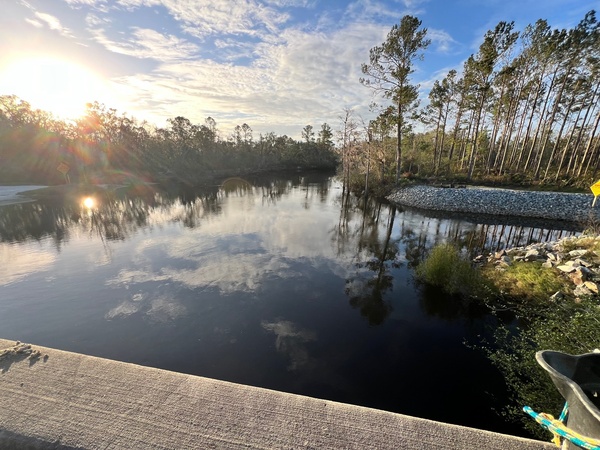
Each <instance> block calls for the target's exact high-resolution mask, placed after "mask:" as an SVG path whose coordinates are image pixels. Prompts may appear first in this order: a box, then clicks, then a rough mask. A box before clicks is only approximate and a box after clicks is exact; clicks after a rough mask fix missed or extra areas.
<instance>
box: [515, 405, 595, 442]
mask: <svg viewBox="0 0 600 450" xmlns="http://www.w3.org/2000/svg"><path fill="white" fill-rule="evenodd" d="M523 411H525V412H526V413H527V414H529V415H530V416H531V417H533V418H534V419H535V421H536V422H537V423H539V424H540V425H541V426H542V427H543V428H545V429H547V430H548V431H550V432H551V433H552V434H553V435H554V437H553V438H552V442H554V444H556V446H557V447H560V446H561V443H562V439H567V440H568V441H570V442H571V443H573V444H575V445H577V446H578V447H581V448H584V449H586V450H600V439H594V438H590V437H587V436H582V435H581V434H579V433H577V432H576V431H573V430H572V429H570V428H569V427H567V426H566V425H565V423H564V421H565V420H566V418H567V414H568V412H569V405H568V404H567V403H565V406H564V407H563V410H562V412H561V413H560V417H559V418H558V420H556V419H555V418H554V417H553V416H552V415H550V414H546V413H536V412H535V411H534V410H533V409H531V408H530V407H529V406H525V407H523Z"/></svg>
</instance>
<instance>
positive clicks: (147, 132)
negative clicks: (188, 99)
mask: <svg viewBox="0 0 600 450" xmlns="http://www.w3.org/2000/svg"><path fill="white" fill-rule="evenodd" d="M302 137H303V140H302V141H296V140H294V139H292V138H290V137H288V136H285V135H283V136H277V135H275V134H274V133H267V134H265V135H263V134H260V135H259V136H258V137H255V136H254V135H253V132H252V129H251V128H250V126H249V125H247V124H243V125H239V126H237V127H236V128H235V130H234V132H233V133H232V134H231V135H230V136H228V137H227V138H222V137H221V134H220V132H219V130H218V128H217V123H216V121H215V120H214V119H213V118H211V117H208V118H207V119H206V120H205V122H204V123H203V124H193V123H192V122H191V121H190V120H189V119H186V118H185V117H175V118H174V119H169V120H168V127H165V128H156V127H151V126H149V125H148V124H146V123H139V122H138V121H136V120H135V119H134V118H132V117H128V116H127V115H125V114H118V113H117V111H116V110H115V109H111V108H107V107H106V106H104V105H102V104H99V103H97V102H95V103H93V104H89V105H88V108H87V113H86V114H85V115H84V116H83V117H81V118H80V119H78V120H77V121H75V122H65V121H60V120H56V119H55V118H54V117H53V116H52V115H51V114H50V113H48V112H45V111H41V110H39V109H33V108H32V107H31V106H30V105H29V103H27V102H26V101H23V100H21V99H19V98H17V97H16V96H0V182H4V183H6V182H15V183H23V182H27V183H38V184H60V183H65V182H67V181H70V182H87V183H114V182H119V183H122V182H127V181H129V182H131V181H134V180H136V179H143V180H157V179H165V178H174V179H179V180H182V181H187V182H193V183H195V182H200V181H202V180H203V179H204V178H205V177H207V176H220V175H230V174H236V173H248V172H259V171H267V170H277V169H290V168H297V167H303V168H333V167H335V166H336V164H337V155H336V153H335V152H334V146H333V141H332V138H333V132H332V130H331V128H330V126H329V125H328V124H326V123H325V124H323V125H322V126H321V128H320V129H319V131H318V132H315V131H313V127H312V126H311V125H307V126H306V127H305V128H304V129H303V130H302Z"/></svg>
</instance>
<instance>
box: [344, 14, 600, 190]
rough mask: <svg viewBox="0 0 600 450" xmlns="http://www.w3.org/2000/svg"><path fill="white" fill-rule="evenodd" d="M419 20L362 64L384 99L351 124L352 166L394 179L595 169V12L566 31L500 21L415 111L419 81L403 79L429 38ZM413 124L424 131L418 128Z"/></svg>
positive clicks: (513, 176)
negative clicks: (362, 122) (371, 114)
mask: <svg viewBox="0 0 600 450" xmlns="http://www.w3.org/2000/svg"><path fill="white" fill-rule="evenodd" d="M407 17H408V18H409V19H410V20H407ZM420 24H421V22H420V21H418V20H417V19H415V18H412V17H410V16H406V17H405V18H404V19H402V22H401V24H400V26H395V27H394V28H393V29H392V31H391V32H390V35H388V40H387V41H386V42H384V43H383V44H382V46H381V47H375V48H373V49H372V50H371V55H370V63H369V64H365V65H363V73H364V74H365V75H366V78H365V79H361V82H362V83H363V84H365V85H367V86H369V87H372V88H373V89H374V90H375V93H376V94H381V96H382V97H384V98H386V99H390V100H391V102H390V103H391V106H389V107H387V108H385V109H382V112H381V113H380V114H379V116H378V117H377V118H376V119H375V120H373V121H371V122H370V123H369V124H368V125H367V126H363V127H357V126H354V133H355V134H359V135H360V136H361V139H359V143H358V144H357V145H348V146H346V148H345V154H346V155H347V156H348V158H346V160H347V161H349V162H350V163H351V164H352V165H353V168H354V172H355V173H356V172H358V173H360V174H362V175H365V174H367V173H368V172H369V171H372V175H373V176H375V177H377V178H385V176H386V175H387V176H388V178H393V174H394V171H395V169H397V172H398V174H400V173H404V174H405V175H406V172H410V173H418V174H420V175H424V176H438V177H439V176H443V177H450V178H455V179H456V178H463V179H466V180H483V179H486V178H487V179H490V180H494V179H496V180H507V181H510V180H513V181H527V182H537V183H547V184H579V185H583V184H587V183H589V182H590V181H591V180H593V179H595V178H596V177H597V176H598V168H599V164H600V157H599V156H600V155H599V153H600V138H599V136H598V133H599V131H600V130H599V124H600V102H599V101H598V100H599V99H600V25H599V23H598V21H597V20H596V15H595V12H594V11H590V12H589V13H587V14H586V15H585V17H584V18H583V19H582V20H581V21H580V22H579V24H578V25H577V26H575V27H574V28H572V29H552V28H551V27H550V26H549V25H548V23H547V22H546V21H545V20H538V21H537V22H536V23H535V24H534V25H529V26H527V27H525V29H524V30H522V31H517V30H515V28H514V22H500V23H498V25H497V26H496V27H495V28H494V29H493V30H490V31H488V32H487V33H486V34H485V36H484V39H483V43H482V44H481V46H480V47H479V50H478V52H477V53H475V54H473V55H471V56H470V57H469V58H468V59H467V60H466V61H465V63H464V65H463V68H462V71H461V72H458V71H456V70H450V71H449V72H448V74H447V75H446V76H445V77H444V78H443V79H441V80H437V81H435V82H434V84H433V87H432V88H431V90H430V92H429V95H428V97H429V102H428V105H427V107H425V108H422V109H418V108H417V107H416V106H417V103H418V101H417V95H416V90H415V88H416V87H418V86H414V85H410V80H409V78H408V75H409V74H410V73H412V71H413V65H412V59H417V58H418V57H419V56H420V55H419V54H418V50H419V49H420V50H425V49H426V48H427V46H428V44H429V41H427V40H425V39H424V34H423V32H426V29H418V27H419V26H420ZM419 33H421V34H419ZM392 39H393V41H392ZM410 51H412V52H413V54H412V55H411V54H410ZM407 55H408V57H407ZM403 58H404V59H403ZM407 58H408V59H407ZM355 125H356V123H355ZM415 125H420V128H421V129H423V127H424V129H425V130H426V131H425V132H419V133H416V132H415V131H414V129H415ZM351 128H352V127H351ZM403 136H404V139H402V137H403ZM400 139H402V141H400ZM349 142H351V140H349ZM399 143H400V145H399ZM396 146H397V147H398V148H397V149H396ZM400 155H402V158H400ZM394 160H395V161H400V163H399V164H400V165H399V166H396V165H395V164H394ZM377 167H378V168H379V170H376V171H373V168H377Z"/></svg>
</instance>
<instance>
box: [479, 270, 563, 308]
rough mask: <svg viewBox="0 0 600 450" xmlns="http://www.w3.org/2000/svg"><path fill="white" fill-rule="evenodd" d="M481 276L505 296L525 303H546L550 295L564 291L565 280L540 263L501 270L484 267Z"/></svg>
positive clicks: (556, 272) (555, 271)
mask: <svg viewBox="0 0 600 450" xmlns="http://www.w3.org/2000/svg"><path fill="white" fill-rule="evenodd" d="M482 275H483V276H484V277H485V279H486V280H488V281H490V282H491V283H492V284H493V285H494V286H495V287H496V289H497V290H498V291H500V292H502V293H503V294H504V295H505V296H507V297H509V298H514V299H520V300H525V301H541V302H547V301H548V299H549V298H550V296H552V294H554V293H556V292H558V291H566V287H567V286H568V285H569V284H568V283H567V281H566V279H565V278H564V277H563V276H561V274H560V273H559V272H558V271H557V270H556V269H554V268H545V267H542V263H540V262H522V261H521V262H516V263H514V264H511V265H510V266H508V267H506V268H504V269H503V270H496V268H495V267H493V266H492V267H490V266H486V267H484V268H483V270H482Z"/></svg>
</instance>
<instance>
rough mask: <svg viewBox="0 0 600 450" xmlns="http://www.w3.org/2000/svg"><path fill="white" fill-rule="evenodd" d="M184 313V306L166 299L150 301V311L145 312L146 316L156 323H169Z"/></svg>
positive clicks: (160, 298)
mask: <svg viewBox="0 0 600 450" xmlns="http://www.w3.org/2000/svg"><path fill="white" fill-rule="evenodd" d="M186 313H187V309H186V308H185V306H183V305H182V304H181V303H179V302H177V301H176V300H174V299H172V298H166V297H159V298H155V299H154V300H152V302H151V304H150V309H149V310H148V311H146V315H148V316H149V317H150V318H151V319H152V320H155V321H156V322H169V321H171V320H175V319H178V318H179V317H183V316H185V314H186Z"/></svg>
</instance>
